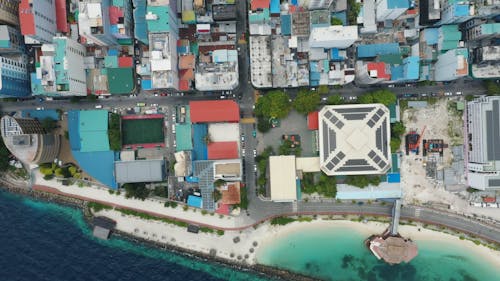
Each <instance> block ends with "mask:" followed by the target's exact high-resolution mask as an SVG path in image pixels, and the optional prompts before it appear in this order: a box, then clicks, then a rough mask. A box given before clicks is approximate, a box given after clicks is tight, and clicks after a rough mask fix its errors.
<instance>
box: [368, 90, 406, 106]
mask: <svg viewBox="0 0 500 281" xmlns="http://www.w3.org/2000/svg"><path fill="white" fill-rule="evenodd" d="M396 100H397V98H396V95H395V94H394V93H393V92H391V91H389V90H377V91H375V92H371V93H367V94H364V95H362V96H360V97H359V98H358V102H359V103H381V104H384V105H386V106H389V105H390V104H393V103H395V102H396Z"/></svg>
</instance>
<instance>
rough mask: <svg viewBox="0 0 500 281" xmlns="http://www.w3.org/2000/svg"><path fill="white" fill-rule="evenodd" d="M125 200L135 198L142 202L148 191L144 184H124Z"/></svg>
mask: <svg viewBox="0 0 500 281" xmlns="http://www.w3.org/2000/svg"><path fill="white" fill-rule="evenodd" d="M123 188H124V189H125V197H126V198H131V197H132V198H137V199H141V200H144V199H146V198H147V197H148V196H149V193H150V190H149V189H147V188H146V184H145V183H126V184H124V185H123Z"/></svg>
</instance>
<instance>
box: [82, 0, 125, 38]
mask: <svg viewBox="0 0 500 281" xmlns="http://www.w3.org/2000/svg"><path fill="white" fill-rule="evenodd" d="M122 2H123V1H122ZM78 8H79V10H78V12H79V13H78V31H79V34H80V37H81V40H82V41H81V42H82V43H84V44H87V45H99V46H113V45H117V44H118V43H117V41H116V38H115V36H113V33H116V34H119V33H120V28H119V27H118V25H117V23H118V22H119V21H120V20H119V19H118V18H119V17H115V16H113V23H114V26H115V28H113V30H112V28H111V26H112V24H111V21H110V11H116V13H115V12H113V15H116V16H118V15H119V14H118V11H117V10H118V9H115V8H113V9H111V10H110V2H109V0H81V1H80V2H78ZM124 33H126V32H124Z"/></svg>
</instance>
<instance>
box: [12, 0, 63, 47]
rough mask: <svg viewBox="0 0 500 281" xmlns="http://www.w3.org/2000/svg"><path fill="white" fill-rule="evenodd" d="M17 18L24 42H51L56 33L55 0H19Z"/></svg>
mask: <svg viewBox="0 0 500 281" xmlns="http://www.w3.org/2000/svg"><path fill="white" fill-rule="evenodd" d="M19 20H20V25H21V33H22V34H23V35H24V42H25V43H26V44H43V43H50V42H52V38H53V37H54V36H56V33H57V25H56V5H55V0H21V2H20V3H19Z"/></svg>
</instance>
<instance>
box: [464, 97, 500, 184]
mask: <svg viewBox="0 0 500 281" xmlns="http://www.w3.org/2000/svg"><path fill="white" fill-rule="evenodd" d="M466 125H467V126H466V128H467V134H466V143H467V144H468V145H467V147H466V150H467V158H468V162H467V180H468V184H469V186H471V187H473V188H476V189H480V190H486V189H500V97H498V96H485V97H481V98H478V99H475V100H473V101H471V102H469V103H468V104H467V121H466Z"/></svg>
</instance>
